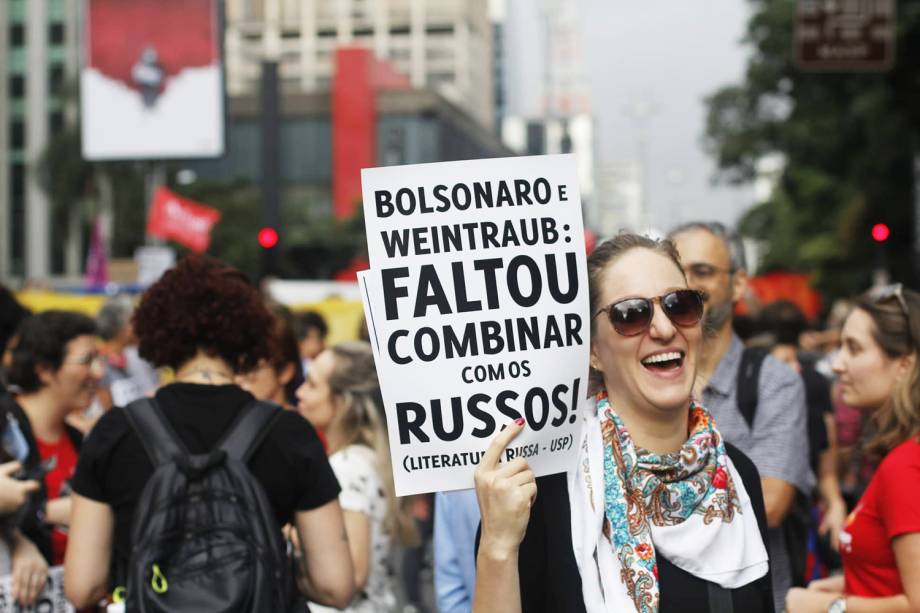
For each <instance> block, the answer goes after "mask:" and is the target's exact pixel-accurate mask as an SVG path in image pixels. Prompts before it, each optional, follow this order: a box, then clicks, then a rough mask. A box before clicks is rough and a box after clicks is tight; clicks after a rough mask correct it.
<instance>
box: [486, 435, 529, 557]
mask: <svg viewBox="0 0 920 613" xmlns="http://www.w3.org/2000/svg"><path fill="white" fill-rule="evenodd" d="M523 429H524V420H523V419H518V420H517V421H515V422H514V423H512V424H509V425H508V426H507V427H506V428H505V429H504V430H503V431H501V432H500V433H498V434H497V435H496V436H495V438H494V439H492V443H491V444H490V445H489V448H488V449H487V450H486V452H485V455H483V456H482V459H481V460H480V461H479V466H478V467H477V468H476V472H475V474H474V481H475V483H476V497H477V498H478V499H479V510H480V511H481V513H482V536H481V538H480V545H479V547H480V550H483V551H485V552H487V553H488V555H489V556H490V557H493V558H498V559H500V558H502V557H506V556H510V555H514V554H516V553H517V548H518V547H519V546H520V544H521V541H522V540H523V539H524V532H525V531H526V529H527V522H528V521H529V520H530V507H531V506H532V505H533V501H534V499H535V498H536V496H537V483H536V481H535V480H534V474H533V472H532V471H531V470H530V467H529V466H528V465H527V462H526V460H524V459H522V458H515V459H513V460H511V461H510V462H506V463H504V464H501V463H500V462H499V459H500V458H501V455H502V452H503V451H504V450H505V447H507V446H508V444H509V443H510V442H511V441H512V440H514V437H516V436H517V435H518V434H519V433H520V432H521V430H523Z"/></svg>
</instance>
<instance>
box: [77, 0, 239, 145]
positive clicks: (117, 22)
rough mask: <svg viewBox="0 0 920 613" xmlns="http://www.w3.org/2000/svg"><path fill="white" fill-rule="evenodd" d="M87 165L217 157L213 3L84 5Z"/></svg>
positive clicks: (93, 0) (220, 120)
mask: <svg viewBox="0 0 920 613" xmlns="http://www.w3.org/2000/svg"><path fill="white" fill-rule="evenodd" d="M83 9H84V10H83V67H82V71H81V76H80V98H81V117H82V131H83V157H84V158H86V159H87V160H115V159H147V160H156V159H168V158H197V157H216V156H220V155H222V154H223V152H224V93H223V76H222V67H221V57H220V37H221V33H220V26H219V22H218V14H217V10H218V2H217V0H130V1H127V0H84V4H83Z"/></svg>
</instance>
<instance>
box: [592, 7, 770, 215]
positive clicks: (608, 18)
mask: <svg viewBox="0 0 920 613" xmlns="http://www.w3.org/2000/svg"><path fill="white" fill-rule="evenodd" d="M577 1H578V3H579V7H580V9H581V11H580V14H581V20H582V25H581V27H582V28H583V31H584V47H583V49H582V53H583V55H584V58H585V62H586V65H587V74H588V79H589V86H590V89H591V92H592V97H593V105H594V114H595V116H596V118H597V127H598V135H597V136H598V141H599V143H598V151H599V155H600V158H601V162H602V163H608V164H609V163H614V164H616V163H624V162H625V163H628V162H631V161H634V160H636V159H637V151H638V146H637V141H638V139H639V135H640V128H639V127H638V125H639V122H637V121H636V120H635V119H632V118H631V117H630V113H629V112H628V111H627V109H629V108H630V107H631V106H634V105H635V104H637V103H639V104H646V105H651V108H652V112H651V115H650V116H649V118H648V120H647V145H646V147H647V153H646V159H647V160H648V166H647V173H648V174H647V176H648V179H647V180H648V186H649V194H648V199H649V212H650V219H651V221H652V225H653V226H657V227H659V228H661V229H667V228H670V227H671V226H673V225H674V224H676V223H680V222H682V221H690V220H694V219H708V220H718V221H723V222H727V223H734V222H735V221H736V220H737V219H738V217H739V215H741V214H742V213H743V212H744V210H745V209H746V208H747V207H748V206H750V205H751V204H752V198H753V195H752V190H751V189H749V188H745V189H733V188H729V187H728V186H725V185H721V184H720V185H713V184H712V177H713V172H714V169H715V165H714V164H713V162H712V159H711V158H710V157H709V156H708V155H707V154H706V153H705V152H704V151H703V148H702V144H701V143H702V135H703V129H704V123H705V109H704V105H703V98H704V96H706V95H707V94H709V93H711V92H713V91H715V90H716V89H717V88H718V87H720V86H722V85H726V84H729V83H733V82H738V81H739V80H740V79H741V77H742V75H743V71H744V67H745V62H746V58H747V55H748V51H749V49H748V48H747V47H742V46H741V45H740V43H739V41H740V40H741V38H742V35H743V33H744V29H745V26H746V23H747V17H748V14H749V11H748V4H747V2H746V1H745V0H695V1H693V2H687V1H677V0H642V1H641V2H625V1H617V0H577Z"/></svg>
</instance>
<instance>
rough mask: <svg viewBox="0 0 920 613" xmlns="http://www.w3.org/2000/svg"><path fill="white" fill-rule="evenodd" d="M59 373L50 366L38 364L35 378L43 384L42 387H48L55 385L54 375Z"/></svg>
mask: <svg viewBox="0 0 920 613" xmlns="http://www.w3.org/2000/svg"><path fill="white" fill-rule="evenodd" d="M56 372H57V371H56V370H55V369H54V368H52V367H51V365H50V364H36V365H35V376H36V377H38V380H39V381H40V382H41V384H42V387H47V386H49V385H51V384H52V383H54V375H55V373H56Z"/></svg>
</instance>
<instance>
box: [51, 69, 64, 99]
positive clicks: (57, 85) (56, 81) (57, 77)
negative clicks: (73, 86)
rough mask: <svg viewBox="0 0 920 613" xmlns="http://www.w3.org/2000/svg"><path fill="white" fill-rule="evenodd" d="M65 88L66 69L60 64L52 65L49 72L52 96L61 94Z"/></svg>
mask: <svg viewBox="0 0 920 613" xmlns="http://www.w3.org/2000/svg"><path fill="white" fill-rule="evenodd" d="M63 88H64V67H63V66H62V65H60V64H52V65H51V68H50V69H49V70H48V89H49V90H50V92H51V95H52V96H56V95H58V94H60V93H61V90H62V89H63Z"/></svg>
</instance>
